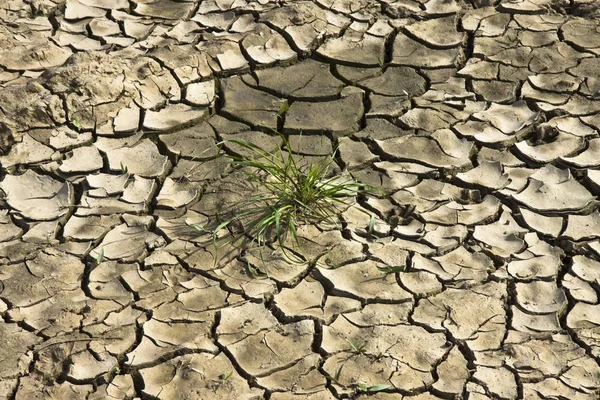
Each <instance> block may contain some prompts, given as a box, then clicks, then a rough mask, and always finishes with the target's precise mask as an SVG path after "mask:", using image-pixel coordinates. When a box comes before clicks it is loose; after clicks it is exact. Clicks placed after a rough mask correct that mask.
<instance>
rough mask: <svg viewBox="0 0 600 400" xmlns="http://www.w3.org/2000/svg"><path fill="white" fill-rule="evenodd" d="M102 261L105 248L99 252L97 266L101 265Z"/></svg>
mask: <svg viewBox="0 0 600 400" xmlns="http://www.w3.org/2000/svg"><path fill="white" fill-rule="evenodd" d="M102 261H104V247H102V248H100V251H99V252H98V257H96V263H97V264H100V263H101V262H102Z"/></svg>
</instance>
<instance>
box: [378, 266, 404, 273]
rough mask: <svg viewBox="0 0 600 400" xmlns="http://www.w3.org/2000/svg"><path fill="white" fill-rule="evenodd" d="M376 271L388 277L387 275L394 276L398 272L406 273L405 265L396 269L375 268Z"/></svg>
mask: <svg viewBox="0 0 600 400" xmlns="http://www.w3.org/2000/svg"><path fill="white" fill-rule="evenodd" d="M377 269H379V272H380V273H382V274H384V275H389V274H396V273H398V272H404V271H406V265H399V266H396V267H385V268H380V267H377Z"/></svg>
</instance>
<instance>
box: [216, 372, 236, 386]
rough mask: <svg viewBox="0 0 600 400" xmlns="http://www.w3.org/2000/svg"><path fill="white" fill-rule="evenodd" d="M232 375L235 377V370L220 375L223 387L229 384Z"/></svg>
mask: <svg viewBox="0 0 600 400" xmlns="http://www.w3.org/2000/svg"><path fill="white" fill-rule="evenodd" d="M232 375H233V370H232V371H229V372H225V373H223V374H221V375H219V379H220V380H221V385H223V386H225V384H227V381H228V380H229V378H231V376H232Z"/></svg>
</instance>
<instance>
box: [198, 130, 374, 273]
mask: <svg viewBox="0 0 600 400" xmlns="http://www.w3.org/2000/svg"><path fill="white" fill-rule="evenodd" d="M280 137H281V139H282V146H281V147H280V148H279V149H277V150H275V151H265V150H263V149H262V148H260V147H259V146H258V145H256V144H254V143H252V142H250V141H248V140H245V139H231V140H227V141H224V142H221V143H219V145H220V146H223V145H225V144H233V145H235V146H236V147H237V148H240V149H243V150H244V153H245V154H247V155H239V154H236V155H231V154H224V155H223V156H224V157H227V158H229V159H230V161H231V164H232V166H233V167H234V168H235V169H238V170H239V171H241V172H242V174H243V176H244V177H245V179H246V181H247V182H249V183H251V184H252V185H253V187H255V188H256V193H257V194H256V195H254V196H250V197H248V198H246V199H244V200H242V201H239V202H236V203H234V204H233V205H232V206H231V209H230V210H229V211H228V212H225V213H220V214H218V215H216V217H217V218H216V219H215V222H213V225H214V226H200V225H193V227H194V228H195V229H196V230H198V231H199V232H201V233H208V234H210V235H211V236H212V242H213V245H214V248H215V254H217V251H218V247H219V245H218V244H217V239H218V238H220V237H222V236H223V235H222V233H223V232H222V231H223V230H225V229H229V228H232V227H234V226H236V227H237V226H242V227H243V228H242V233H243V234H244V235H245V236H246V238H247V239H248V240H247V243H246V247H248V246H251V245H257V246H259V247H260V248H261V249H262V248H263V247H264V246H265V245H271V244H275V243H278V244H279V247H280V248H281V249H282V251H283V252H284V254H285V256H286V258H288V259H289V260H291V261H297V262H300V261H302V259H301V258H300V257H298V256H297V255H296V254H294V253H290V252H288V251H286V244H289V241H287V240H288V238H291V239H292V241H291V242H292V244H293V245H294V250H296V251H298V252H299V253H301V249H300V239H299V237H298V228H299V227H300V226H302V225H305V224H322V223H326V224H332V225H338V222H339V221H338V220H337V216H338V215H339V214H340V213H341V212H342V211H343V210H344V209H346V208H348V207H356V208H357V209H359V210H360V211H362V212H364V213H366V214H367V215H369V216H371V222H370V225H373V223H374V217H373V216H372V215H371V214H370V213H369V212H367V211H366V210H364V209H362V208H361V207H359V206H357V205H355V204H354V200H355V198H356V197H357V196H360V195H367V194H369V193H370V192H371V191H372V190H373V189H374V188H373V187H370V186H368V185H365V184H363V183H359V182H356V181H354V180H353V179H352V178H351V177H349V176H348V175H341V176H339V175H338V176H331V175H330V171H331V168H332V166H333V165H334V164H335V155H336V152H335V151H334V152H333V153H332V154H330V155H328V156H324V157H319V158H318V161H316V162H310V163H308V164H306V165H300V164H299V163H298V162H297V161H296V159H295V157H296V156H295V155H294V153H293V152H292V146H291V145H290V142H289V140H288V139H287V138H286V137H285V136H284V135H281V134H280ZM370 229H372V226H370ZM286 241H287V242H286ZM216 258H217V257H215V263H216V262H217V259H216Z"/></svg>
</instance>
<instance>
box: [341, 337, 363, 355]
mask: <svg viewBox="0 0 600 400" xmlns="http://www.w3.org/2000/svg"><path fill="white" fill-rule="evenodd" d="M346 342H348V343H349V344H350V346H351V347H352V350H353V351H354V352H355V353H358V354H360V353H364V352H365V344H363V345H362V346H358V345H357V344H356V343H354V342H353V341H352V340H350V339H346Z"/></svg>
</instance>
